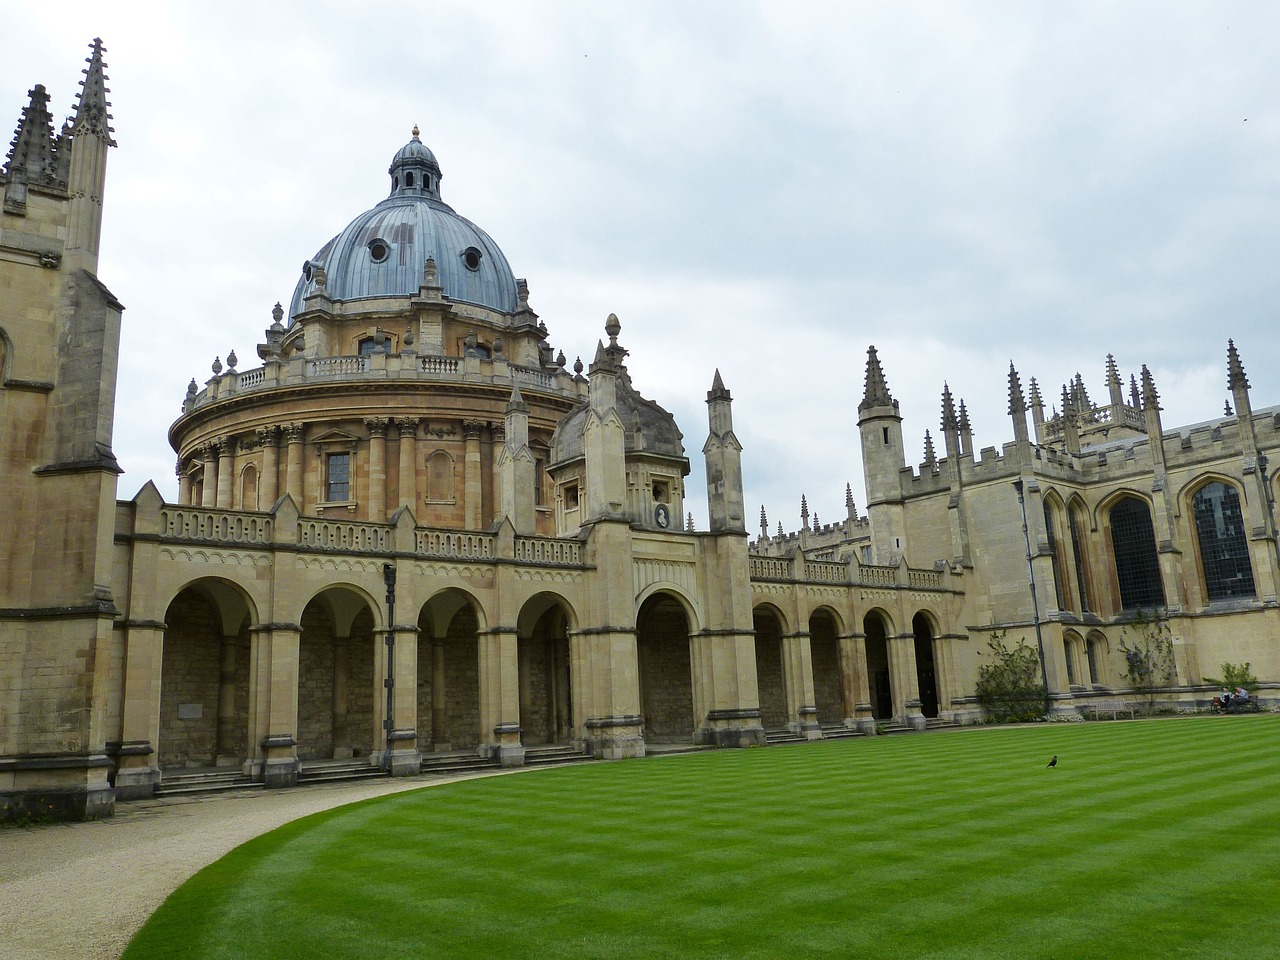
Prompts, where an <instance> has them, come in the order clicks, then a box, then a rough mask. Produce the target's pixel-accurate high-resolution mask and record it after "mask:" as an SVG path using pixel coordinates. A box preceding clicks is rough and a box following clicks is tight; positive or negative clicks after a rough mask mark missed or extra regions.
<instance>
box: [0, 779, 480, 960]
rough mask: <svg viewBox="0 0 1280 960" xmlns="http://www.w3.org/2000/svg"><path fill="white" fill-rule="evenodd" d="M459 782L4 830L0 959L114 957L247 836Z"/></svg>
mask: <svg viewBox="0 0 1280 960" xmlns="http://www.w3.org/2000/svg"><path fill="white" fill-rule="evenodd" d="M471 776H476V775H475V774H473V775H471ZM479 776H494V774H491V773H486V774H479ZM461 779H468V777H467V776H465V775H464V776H459V777H450V778H442V777H406V778H397V779H395V780H365V781H361V782H356V783H338V784H329V785H317V786H310V787H303V788H300V789H295V790H279V791H261V790H256V791H248V790H246V791H236V792H232V793H224V794H212V795H209V796H202V797H195V798H180V797H174V798H171V799H159V800H140V801H136V802H134V803H118V804H116V815H115V816H114V817H112V818H111V819H108V820H99V821H95V822H92V823H75V824H57V825H49V826H39V827H25V828H9V829H2V830H0V956H3V957H4V958H5V960H115V958H117V957H119V956H120V954H121V952H122V951H123V950H124V948H125V946H126V945H127V944H128V943H129V939H130V938H131V937H132V936H133V935H134V933H136V932H137V930H138V928H139V927H140V926H142V923H143V921H145V920H146V919H147V917H149V916H150V915H151V914H152V913H153V912H154V911H155V909H156V908H157V907H158V906H160V904H161V903H162V902H163V901H164V899H165V897H167V896H168V895H169V894H170V893H171V892H173V890H174V889H176V888H177V887H178V886H179V885H180V884H181V883H182V882H183V881H184V880H186V879H187V878H188V877H189V876H191V875H192V874H193V873H195V872H196V871H197V870H199V869H200V868H201V867H203V866H206V865H207V864H210V863H212V862H213V861H215V860H217V859H218V858H219V857H221V856H223V855H224V854H226V853H227V852H228V851H230V850H232V849H233V848H235V847H237V846H239V845H240V844H242V843H244V842H245V841H246V840H250V839H252V838H253V837H256V836H258V834H260V833H266V832H267V831H268V830H272V829H274V828H276V827H278V826H280V825H281V824H284V823H288V822H289V821H290V820H296V819H297V818H298V817H305V816H306V815H307V814H310V813H316V812H318V811H321V810H328V809H330V808H331V807H337V806H341V805H342V804H345V803H353V802H355V801H357V800H364V799H366V798H368V797H380V796H385V795H387V794H391V793H399V792H401V791H403V790H414V789H417V788H421V787H430V786H436V785H439V784H441V783H447V782H452V781H456V780H461Z"/></svg>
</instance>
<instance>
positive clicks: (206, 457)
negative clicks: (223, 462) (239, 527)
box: [200, 443, 218, 507]
mask: <svg viewBox="0 0 1280 960" xmlns="http://www.w3.org/2000/svg"><path fill="white" fill-rule="evenodd" d="M217 455H218V448H217V446H215V445H214V444H212V443H206V444H205V445H204V446H203V447H201V448H200V460H201V462H203V463H204V477H203V479H202V480H201V484H202V485H201V488H200V506H202V507H214V506H217V504H218V461H217Z"/></svg>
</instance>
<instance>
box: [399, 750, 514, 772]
mask: <svg viewBox="0 0 1280 960" xmlns="http://www.w3.org/2000/svg"><path fill="white" fill-rule="evenodd" d="M500 766H501V765H500V764H499V762H498V759H497V757H482V756H480V755H479V754H477V753H434V754H432V753H429V754H426V755H425V756H424V757H423V758H422V764H421V766H420V767H419V769H420V770H421V771H422V772H423V773H435V774H441V775H447V774H451V773H473V772H475V771H477V770H497V769H499V767H500Z"/></svg>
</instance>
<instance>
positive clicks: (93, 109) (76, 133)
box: [71, 37, 116, 147]
mask: <svg viewBox="0 0 1280 960" xmlns="http://www.w3.org/2000/svg"><path fill="white" fill-rule="evenodd" d="M89 46H90V49H92V50H93V53H92V54H90V55H89V56H88V57H86V58H85V63H87V64H89V66H88V67H86V68H85V69H84V70H82V71H80V72H81V73H83V74H84V79H83V80H81V81H80V96H79V97H77V99H76V107H75V113H74V115H73V116H72V118H71V135H72V136H73V137H83V136H92V137H97V138H98V139H99V140H102V141H103V142H104V143H106V145H107V146H109V147H114V146H115V145H116V142H115V141H114V140H113V139H111V134H112V133H114V132H115V128H114V127H112V126H111V119H112V117H111V113H110V111H109V110H108V108H109V107H110V106H111V101H110V100H108V99H107V94H108V93H110V92H111V91H110V89H108V87H107V74H106V69H107V65H106V63H105V62H104V61H103V59H102V55H103V54H104V53H106V52H107V48H106V47H104V46H103V45H102V40H101V38H99V37H94V39H93V43H91V44H90V45H89Z"/></svg>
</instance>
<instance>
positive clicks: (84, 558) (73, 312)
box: [0, 40, 123, 818]
mask: <svg viewBox="0 0 1280 960" xmlns="http://www.w3.org/2000/svg"><path fill="white" fill-rule="evenodd" d="M90 49H91V53H90V56H89V58H88V61H87V62H88V67H87V68H86V69H85V70H84V71H83V72H84V75H85V79H84V80H83V81H82V83H81V87H82V90H81V92H80V96H79V98H78V99H77V102H76V105H75V110H74V114H73V116H72V118H71V119H70V120H69V121H68V122H67V123H66V124H64V126H63V128H62V132H61V134H60V135H58V136H57V137H55V136H54V135H53V128H52V119H51V117H50V115H49V111H48V102H49V96H48V94H47V93H46V92H45V89H44V87H43V86H40V85H37V86H36V87H35V88H33V89H32V90H31V92H30V103H29V105H28V106H27V107H26V109H25V110H24V111H23V114H22V118H21V120H20V121H19V123H18V128H17V132H16V134H15V136H14V138H13V142H12V143H11V145H10V148H9V153H8V155H7V157H6V162H5V166H4V170H3V175H2V177H0V180H2V181H3V187H4V207H3V212H2V213H0V238H2V239H0V289H3V290H5V295H4V296H3V297H2V298H0V487H2V488H3V489H4V490H5V494H6V498H7V504H6V509H5V510H4V511H3V513H2V514H0V544H2V546H0V551H2V553H0V816H23V815H41V816H48V815H55V816H60V817H70V818H82V817H96V816H102V815H105V814H109V813H110V812H111V810H112V808H113V806H114V802H115V801H114V793H113V791H112V789H111V787H110V785H109V784H108V782H107V766H108V758H107V748H108V744H107V733H106V724H107V706H106V699H107V694H106V690H107V686H108V683H109V670H110V666H111V664H110V657H109V648H110V644H111V637H112V618H113V617H114V616H115V614H116V612H117V611H116V607H115V603H114V600H113V596H112V591H111V588H110V586H109V584H110V577H111V549H112V542H113V531H114V520H115V496H116V476H117V474H118V473H119V472H120V470H119V467H118V466H117V464H116V459H115V456H114V455H113V454H112V452H111V437H112V416H113V413H114V403H115V385H116V366H117V352H118V349H119V341H120V314H121V311H122V309H123V308H122V307H121V305H120V304H119V302H118V301H117V300H116V298H115V297H114V296H112V294H111V293H110V291H108V290H107V288H106V287H105V286H103V284H102V282H101V281H100V280H99V279H98V277H97V265H98V248H99V241H100V238H101V228H102V199H103V187H104V184H105V182H106V165H107V150H108V148H109V147H112V146H114V145H115V141H114V140H112V138H111V132H112V130H111V126H110V121H111V115H110V113H109V112H108V109H107V108H108V107H109V106H110V103H109V102H108V101H107V99H106V94H107V87H106V72H105V64H104V62H103V54H104V53H105V48H104V47H103V46H102V41H100V40H94V41H93V43H92V44H91V47H90ZM19 718H21V722H19Z"/></svg>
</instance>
